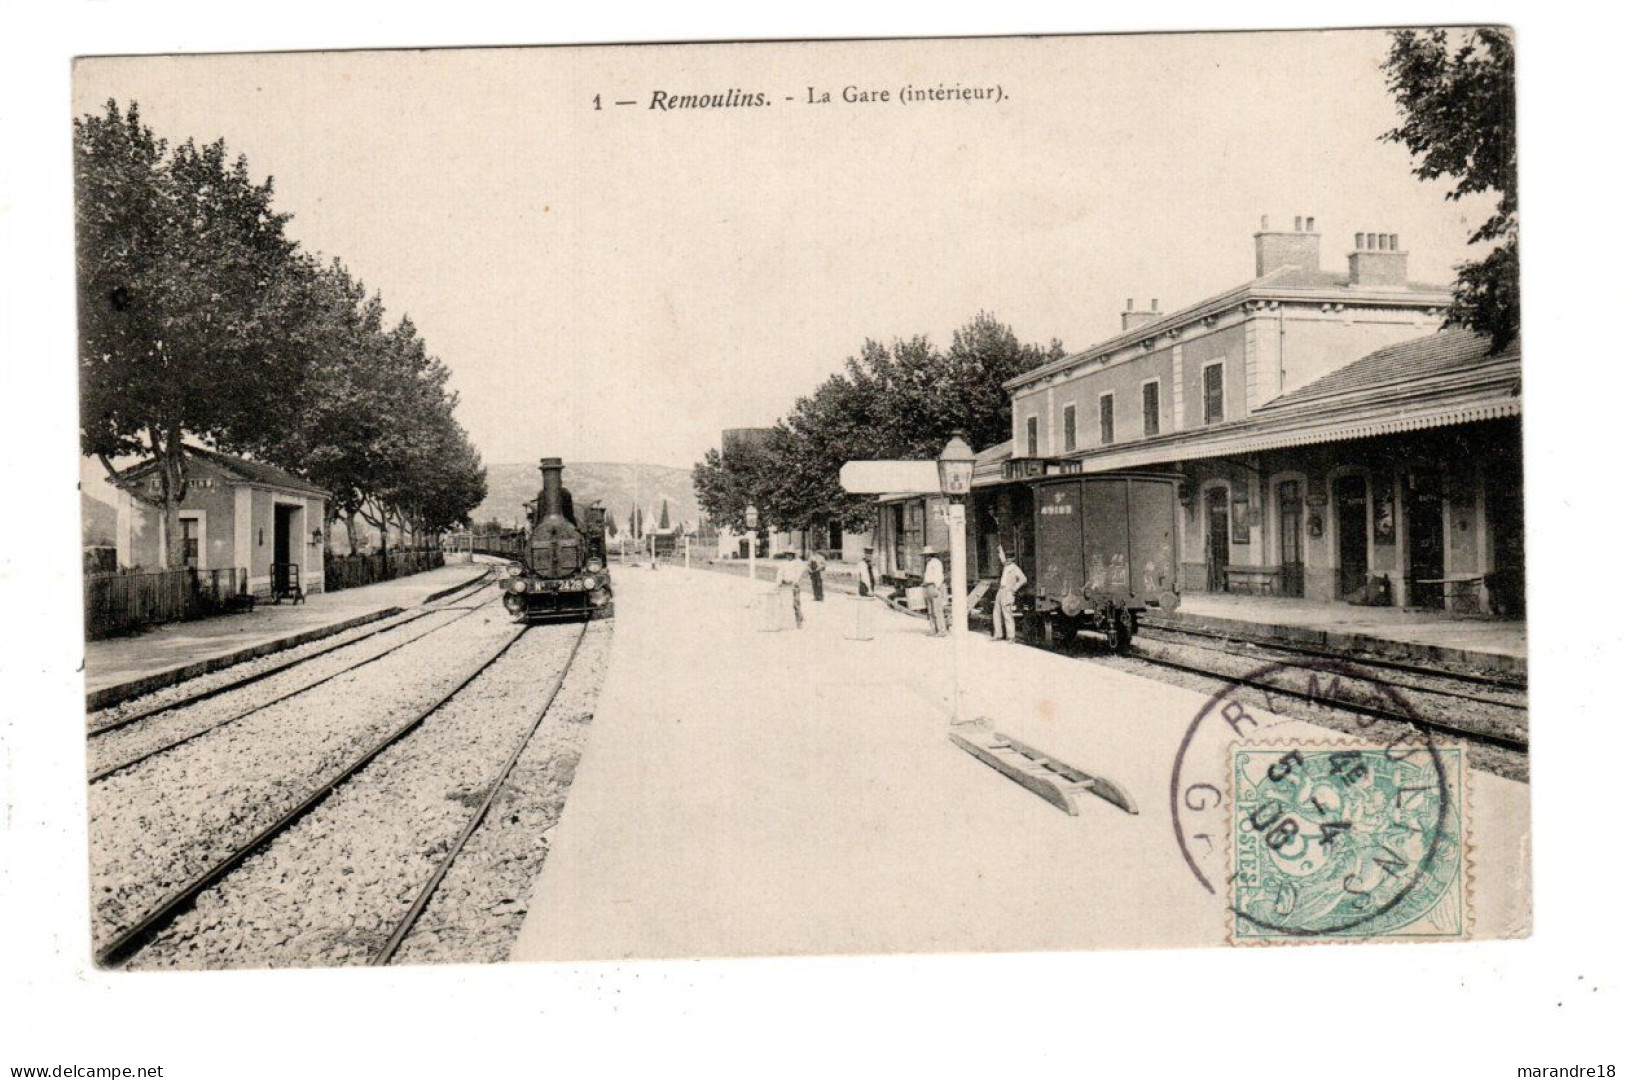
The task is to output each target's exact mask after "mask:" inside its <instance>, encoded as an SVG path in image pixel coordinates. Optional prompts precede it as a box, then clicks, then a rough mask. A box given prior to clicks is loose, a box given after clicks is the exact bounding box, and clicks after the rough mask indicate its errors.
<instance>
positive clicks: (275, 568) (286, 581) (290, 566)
mask: <svg viewBox="0 0 1625 1080" xmlns="http://www.w3.org/2000/svg"><path fill="white" fill-rule="evenodd" d="M285 599H286V600H291V601H292V602H293V603H295V604H298V603H303V602H304V599H305V587H304V585H303V583H302V582H301V581H300V579H299V564H298V563H272V564H271V603H273V604H280V603H282V601H283V600H285Z"/></svg>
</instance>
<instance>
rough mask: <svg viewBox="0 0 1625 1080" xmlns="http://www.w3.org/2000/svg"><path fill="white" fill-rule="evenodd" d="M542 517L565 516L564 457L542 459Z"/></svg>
mask: <svg viewBox="0 0 1625 1080" xmlns="http://www.w3.org/2000/svg"><path fill="white" fill-rule="evenodd" d="M539 509H540V510H541V515H540V517H542V518H550V517H563V516H564V459H563V458H556V457H544V458H543V459H542V505H541V506H540V507H539Z"/></svg>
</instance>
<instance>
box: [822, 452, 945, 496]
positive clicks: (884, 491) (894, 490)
mask: <svg viewBox="0 0 1625 1080" xmlns="http://www.w3.org/2000/svg"><path fill="white" fill-rule="evenodd" d="M841 490H842V491H845V492H847V493H848V494H852V495H903V494H907V495H940V494H942V480H941V479H940V478H939V477H938V476H937V463H936V462H935V461H930V460H927V461H849V462H847V463H846V464H845V465H842V466H841Z"/></svg>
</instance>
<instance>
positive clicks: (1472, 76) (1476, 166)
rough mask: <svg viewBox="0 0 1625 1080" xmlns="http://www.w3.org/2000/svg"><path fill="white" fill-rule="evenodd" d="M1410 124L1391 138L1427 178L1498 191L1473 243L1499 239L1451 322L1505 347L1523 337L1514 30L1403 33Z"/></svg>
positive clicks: (1400, 95) (1391, 72)
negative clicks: (1512, 35) (1521, 329)
mask: <svg viewBox="0 0 1625 1080" xmlns="http://www.w3.org/2000/svg"><path fill="white" fill-rule="evenodd" d="M1383 68H1384V70H1385V71H1386V72H1387V74H1388V88H1389V90H1390V92H1391V93H1392V94H1393V95H1394V99H1395V101H1396V102H1397V103H1398V105H1399V110H1400V114H1401V123H1400V125H1399V126H1398V127H1396V128H1394V129H1393V130H1392V131H1389V132H1387V133H1386V134H1384V135H1383V138H1384V139H1385V140H1387V141H1389V142H1395V143H1400V144H1403V145H1404V146H1405V148H1406V149H1408V150H1409V151H1410V152H1411V155H1412V157H1413V158H1414V159H1415V161H1416V164H1415V166H1414V169H1413V171H1414V172H1415V173H1416V175H1417V176H1419V177H1421V178H1422V179H1424V180H1437V179H1440V178H1442V177H1446V176H1448V177H1451V178H1453V179H1454V180H1455V186H1454V187H1453V188H1451V190H1450V191H1449V192H1448V193H1447V194H1446V196H1445V197H1446V198H1447V199H1450V200H1452V201H1455V200H1458V199H1461V198H1463V197H1464V196H1467V195H1475V194H1480V193H1483V192H1489V191H1493V192H1495V193H1496V194H1497V196H1498V199H1497V201H1496V205H1495V211H1494V213H1492V214H1491V215H1490V217H1489V218H1488V219H1487V220H1486V221H1484V222H1483V224H1481V225H1479V227H1478V228H1477V229H1475V230H1474V231H1473V234H1472V236H1471V237H1469V239H1468V242H1469V243H1470V244H1480V243H1488V244H1493V245H1494V246H1493V248H1492V250H1491V251H1490V252H1489V253H1488V254H1487V255H1486V256H1485V257H1484V258H1482V259H1479V260H1477V261H1474V262H1466V263H1462V264H1461V265H1459V266H1457V267H1456V286H1455V299H1454V302H1453V303H1452V304H1451V308H1450V313H1449V316H1448V321H1449V322H1450V323H1451V324H1453V325H1460V326H1467V327H1470V328H1471V329H1473V330H1476V331H1478V332H1479V333H1483V334H1488V335H1489V336H1490V338H1491V340H1492V342H1493V345H1494V348H1496V349H1501V348H1504V347H1505V346H1506V345H1508V344H1509V343H1510V342H1511V341H1512V340H1513V339H1514V338H1516V337H1517V334H1518V328H1519V323H1520V319H1521V312H1520V304H1519V293H1518V147H1517V121H1516V110H1515V105H1516V101H1515V94H1514V61H1513V49H1512V39H1511V38H1510V37H1509V36H1508V35H1507V34H1506V32H1505V31H1502V30H1497V29H1493V28H1480V29H1477V30H1471V31H1461V30H1445V29H1432V30H1398V31H1395V32H1394V34H1393V41H1392V44H1391V46H1390V48H1389V52H1388V59H1387V60H1386V61H1385V62H1384V64H1383Z"/></svg>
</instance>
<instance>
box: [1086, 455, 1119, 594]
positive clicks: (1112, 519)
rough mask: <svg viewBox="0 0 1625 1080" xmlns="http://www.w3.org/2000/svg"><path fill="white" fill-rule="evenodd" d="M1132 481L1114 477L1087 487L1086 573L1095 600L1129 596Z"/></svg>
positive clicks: (1090, 482) (1090, 481)
mask: <svg viewBox="0 0 1625 1080" xmlns="http://www.w3.org/2000/svg"><path fill="white" fill-rule="evenodd" d="M1128 500H1129V491H1128V481H1127V480H1123V479H1119V478H1117V477H1111V478H1107V479H1093V478H1091V479H1089V480H1087V481H1085V482H1084V485H1083V554H1084V558H1085V560H1086V563H1085V566H1084V572H1085V575H1086V580H1087V584H1088V589H1089V593H1090V595H1091V596H1094V597H1104V596H1111V597H1116V598H1118V599H1122V598H1125V597H1127V596H1128V595H1129V592H1130V586H1129V502H1128Z"/></svg>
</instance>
